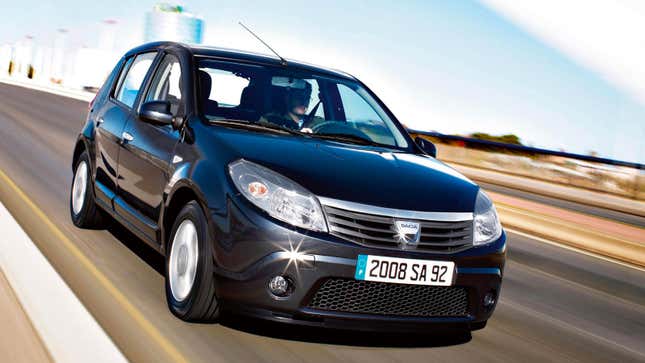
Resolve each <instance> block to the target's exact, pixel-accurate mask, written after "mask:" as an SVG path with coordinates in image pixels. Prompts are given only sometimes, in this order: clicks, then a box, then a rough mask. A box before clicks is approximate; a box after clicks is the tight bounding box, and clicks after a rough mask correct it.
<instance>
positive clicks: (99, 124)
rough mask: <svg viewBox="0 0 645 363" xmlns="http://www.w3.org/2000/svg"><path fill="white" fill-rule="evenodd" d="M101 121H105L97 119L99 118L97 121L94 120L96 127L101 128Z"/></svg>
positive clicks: (101, 118)
mask: <svg viewBox="0 0 645 363" xmlns="http://www.w3.org/2000/svg"><path fill="white" fill-rule="evenodd" d="M103 121H105V120H103V117H99V118H98V120H96V127H99V126H101V124H102V123H103Z"/></svg>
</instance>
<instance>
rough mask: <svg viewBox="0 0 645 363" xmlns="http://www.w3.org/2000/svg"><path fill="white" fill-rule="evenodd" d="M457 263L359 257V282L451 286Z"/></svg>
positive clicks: (357, 266)
mask: <svg viewBox="0 0 645 363" xmlns="http://www.w3.org/2000/svg"><path fill="white" fill-rule="evenodd" d="M454 275H455V263H454V262H450V261H430V260H416V259H411V258H397V257H385V256H372V255H358V260H357V261H356V274H355V276H354V277H355V278H356V279H357V280H366V281H379V282H389V283H395V284H409V285H434V286H450V285H452V284H453V278H454Z"/></svg>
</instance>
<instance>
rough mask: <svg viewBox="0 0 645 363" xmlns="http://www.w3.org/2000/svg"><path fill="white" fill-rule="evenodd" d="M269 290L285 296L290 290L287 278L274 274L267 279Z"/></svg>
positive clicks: (274, 293) (276, 294)
mask: <svg viewBox="0 0 645 363" xmlns="http://www.w3.org/2000/svg"><path fill="white" fill-rule="evenodd" d="M269 291H271V293H272V294H273V295H275V296H280V297H283V296H287V294H288V293H289V292H290V283H289V280H288V279H287V278H285V277H283V276H275V277H273V278H272V279H271V280H270V281H269Z"/></svg>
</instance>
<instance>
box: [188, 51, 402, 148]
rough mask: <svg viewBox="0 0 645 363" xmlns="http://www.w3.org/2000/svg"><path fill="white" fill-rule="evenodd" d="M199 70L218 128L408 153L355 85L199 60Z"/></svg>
mask: <svg viewBox="0 0 645 363" xmlns="http://www.w3.org/2000/svg"><path fill="white" fill-rule="evenodd" d="M198 67H199V72H200V73H201V74H202V75H204V76H203V77H202V78H204V79H205V81H204V82H201V86H202V87H201V94H203V95H204V97H201V98H200V102H201V103H202V107H201V108H200V109H201V110H202V113H203V114H204V117H206V118H207V119H209V120H211V121H213V122H220V123H223V122H229V123H230V122H231V121H237V122H240V121H242V122H247V123H252V124H257V125H269V126H272V127H279V128H286V129H289V130H291V131H296V132H299V133H302V134H306V135H304V136H310V137H321V138H328V139H334V140H337V141H338V140H342V141H343V142H349V143H357V144H378V145H382V146H391V147H396V148H406V147H408V143H407V141H406V138H405V137H404V136H403V135H402V134H401V132H400V131H399V128H398V127H397V125H396V121H394V120H392V119H391V118H390V117H389V116H388V114H387V113H386V112H385V111H384V109H383V107H382V106H381V105H380V104H379V102H378V101H376V100H375V99H374V97H372V96H371V95H370V93H369V92H368V91H367V90H366V89H365V88H364V87H362V86H361V85H360V84H359V83H358V82H355V81H353V80H349V79H344V78H335V77H332V76H328V75H325V74H318V73H315V72H307V71H304V70H301V69H297V68H283V67H273V66H260V65H249V64H237V63H228V62H221V61H216V60H208V59H202V60H200V62H199V65H198ZM205 74H208V77H206V76H205ZM206 88H207V89H206ZM206 95H208V96H207V97H206Z"/></svg>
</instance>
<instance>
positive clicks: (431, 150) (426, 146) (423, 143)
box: [414, 137, 437, 158]
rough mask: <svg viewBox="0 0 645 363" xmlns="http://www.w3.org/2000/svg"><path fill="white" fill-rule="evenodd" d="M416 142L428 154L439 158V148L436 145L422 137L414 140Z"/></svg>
mask: <svg viewBox="0 0 645 363" xmlns="http://www.w3.org/2000/svg"><path fill="white" fill-rule="evenodd" d="M414 142H416V143H417V145H418V146H419V147H420V148H421V150H423V151H424V152H425V153H426V154H428V155H430V156H432V157H433V158H436V157H437V147H436V146H434V144H433V143H432V142H430V141H428V140H426V139H424V138H422V137H417V138H416V139H414Z"/></svg>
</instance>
